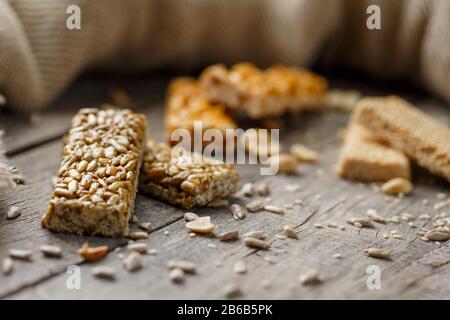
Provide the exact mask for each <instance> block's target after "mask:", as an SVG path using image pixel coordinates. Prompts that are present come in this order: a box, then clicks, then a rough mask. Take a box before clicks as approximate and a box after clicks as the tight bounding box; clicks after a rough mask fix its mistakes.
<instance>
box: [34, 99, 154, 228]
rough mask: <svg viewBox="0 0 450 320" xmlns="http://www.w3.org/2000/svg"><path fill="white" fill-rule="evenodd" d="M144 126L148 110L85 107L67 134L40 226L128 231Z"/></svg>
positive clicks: (141, 151) (141, 150) (140, 157)
mask: <svg viewBox="0 0 450 320" xmlns="http://www.w3.org/2000/svg"><path fill="white" fill-rule="evenodd" d="M146 126H147V123H146V118H145V116H143V115H139V114H135V113H133V112H131V111H130V110H118V109H106V110H99V109H94V108H92V109H81V110H80V111H79V112H78V114H77V115H76V116H75V117H74V118H73V120H72V127H71V129H70V131H69V134H68V135H67V136H66V137H65V145H64V151H63V160H62V163H61V167H60V169H59V171H58V179H57V182H56V185H55V189H54V191H53V194H52V199H51V201H50V204H49V206H48V211H47V212H46V213H45V214H44V216H43V217H42V221H41V222H42V226H43V227H45V228H48V229H50V230H53V231H57V232H66V233H75V234H92V235H103V236H125V235H127V234H128V232H129V227H128V222H129V220H130V219H131V216H132V213H133V207H134V199H135V196H136V189H137V181H138V173H139V169H140V164H141V159H142V155H143V150H144V146H143V144H144V141H145V131H146Z"/></svg>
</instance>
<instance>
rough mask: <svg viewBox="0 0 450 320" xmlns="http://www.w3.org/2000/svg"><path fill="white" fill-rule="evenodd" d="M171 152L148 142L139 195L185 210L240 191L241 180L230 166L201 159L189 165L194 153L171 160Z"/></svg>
mask: <svg viewBox="0 0 450 320" xmlns="http://www.w3.org/2000/svg"><path fill="white" fill-rule="evenodd" d="M172 150H173V149H171V148H170V147H169V146H168V145H166V144H163V143H157V142H155V141H152V140H149V141H148V143H147V149H146V153H145V156H144V161H143V164H142V169H141V175H140V181H139V189H140V190H141V191H143V192H144V193H146V194H148V195H150V196H152V197H155V198H157V199H160V200H163V201H166V202H168V203H170V204H173V205H177V206H180V207H182V208H185V209H187V208H191V207H194V206H204V205H207V204H208V203H210V202H212V201H214V200H217V199H220V198H225V197H228V196H230V195H232V194H234V193H235V192H236V191H237V190H238V189H239V180H240V177H239V174H238V173H237V171H236V169H235V168H234V166H233V165H229V164H224V163H221V162H218V161H215V160H213V159H206V158H203V157H202V158H201V161H198V159H197V161H192V159H193V158H192V157H193V156H195V154H194V153H190V152H189V153H188V156H183V155H179V156H177V155H175V156H174V155H173V154H172V153H173V152H172ZM197 156H200V155H197ZM200 157H201V156H200Z"/></svg>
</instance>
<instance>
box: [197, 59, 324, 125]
mask: <svg viewBox="0 0 450 320" xmlns="http://www.w3.org/2000/svg"><path fill="white" fill-rule="evenodd" d="M200 82H201V85H202V89H203V91H204V92H205V94H206V96H207V97H208V98H209V99H210V100H211V101H214V102H217V103H221V104H224V105H226V106H227V107H228V108H230V109H232V110H240V111H244V112H245V113H246V114H247V115H248V116H249V117H250V118H252V119H261V118H265V117H272V116H279V115H282V114H284V113H285V112H287V111H303V110H308V109H316V108H317V107H320V106H322V105H323V102H324V97H325V96H326V93H327V92H328V85H327V81H326V80H325V79H324V78H323V77H321V76H318V75H316V74H314V73H312V72H310V71H307V70H305V69H298V68H293V67H285V66H281V65H275V66H272V67H270V68H268V69H265V70H261V69H258V68H257V67H255V66H254V65H253V64H251V63H239V64H236V65H234V66H233V67H231V68H230V69H227V68H226V67H225V66H224V65H222V64H218V65H213V66H211V67H208V68H206V69H205V70H204V71H203V73H202V74H201V76H200Z"/></svg>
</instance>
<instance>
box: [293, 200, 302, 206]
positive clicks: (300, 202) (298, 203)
mask: <svg viewBox="0 0 450 320" xmlns="http://www.w3.org/2000/svg"><path fill="white" fill-rule="evenodd" d="M294 204H297V205H300V206H301V205H303V200H302V199H295V200H294Z"/></svg>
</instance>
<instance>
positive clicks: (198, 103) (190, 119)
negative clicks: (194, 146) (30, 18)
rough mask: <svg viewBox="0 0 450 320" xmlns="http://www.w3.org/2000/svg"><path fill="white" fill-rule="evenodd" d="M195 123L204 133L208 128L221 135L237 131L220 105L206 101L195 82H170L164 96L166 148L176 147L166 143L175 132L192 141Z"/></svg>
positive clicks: (182, 79) (184, 79)
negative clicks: (186, 134) (184, 133)
mask: <svg viewBox="0 0 450 320" xmlns="http://www.w3.org/2000/svg"><path fill="white" fill-rule="evenodd" d="M195 121H199V122H200V123H201V125H202V130H205V131H206V130H208V129H211V128H213V129H218V130H221V131H225V130H226V129H229V128H237V125H236V123H235V122H234V120H233V119H232V118H231V117H230V116H229V115H228V113H227V110H226V109H225V107H224V106H223V105H220V104H217V103H213V102H211V101H210V100H208V99H207V97H206V96H205V94H204V93H203V91H202V90H201V88H200V85H199V82H198V81H197V80H195V79H192V78H188V77H182V78H177V79H175V80H173V81H172V82H171V84H170V86H169V89H168V93H167V102H166V115H165V126H166V131H167V136H168V137H169V144H170V145H175V144H177V143H178V141H172V140H171V139H170V137H171V134H172V133H173V132H174V131H175V130H177V129H186V130H188V131H189V132H191V133H192V135H191V136H192V137H193V136H194V135H193V132H194V122H195Z"/></svg>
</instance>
